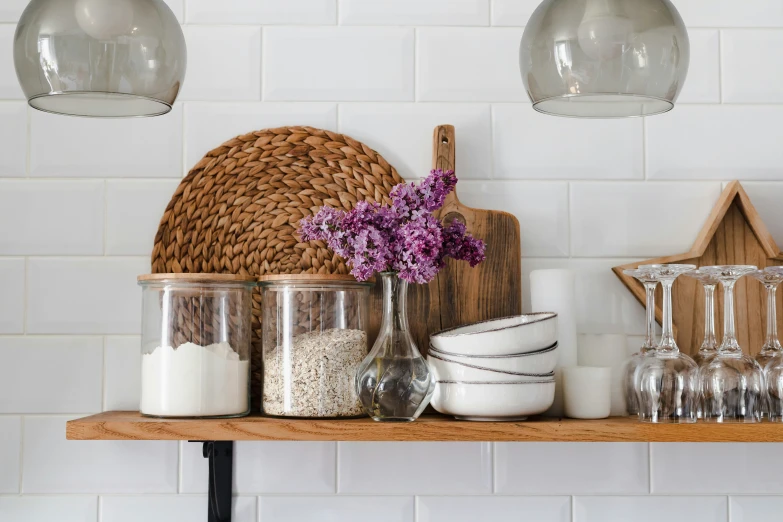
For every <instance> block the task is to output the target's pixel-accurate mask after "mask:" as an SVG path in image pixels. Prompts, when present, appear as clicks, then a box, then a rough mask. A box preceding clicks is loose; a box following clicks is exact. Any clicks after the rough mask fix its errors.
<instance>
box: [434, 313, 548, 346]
mask: <svg viewBox="0 0 783 522" xmlns="http://www.w3.org/2000/svg"><path fill="white" fill-rule="evenodd" d="M556 342H557V314H556V313H554V312H539V313H533V314H524V315H515V316H511V317H503V318H500V319H491V320H489V321H481V322H478V323H472V324H466V325H463V326H457V327H454V328H448V329H446V330H441V331H440V332H437V333H434V334H432V335H431V336H430V344H431V345H432V346H434V347H435V349H436V350H438V351H440V352H443V353H446V354H451V355H484V356H486V355H515V354H522V353H528V352H535V351H537V350H542V349H544V348H547V347H549V346H552V345H553V344H554V343H556Z"/></svg>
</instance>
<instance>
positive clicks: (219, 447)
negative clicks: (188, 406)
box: [203, 441, 234, 522]
mask: <svg viewBox="0 0 783 522" xmlns="http://www.w3.org/2000/svg"><path fill="white" fill-rule="evenodd" d="M203 453H204V458H206V459H209V506H208V508H207V509H208V514H207V520H208V522H231V494H232V490H233V473H234V443H233V441H206V442H204V449H203Z"/></svg>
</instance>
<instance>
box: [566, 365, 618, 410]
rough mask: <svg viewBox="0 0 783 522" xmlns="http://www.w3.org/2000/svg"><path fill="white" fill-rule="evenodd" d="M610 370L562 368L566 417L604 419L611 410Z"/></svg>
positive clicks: (587, 367) (588, 367) (581, 367)
mask: <svg viewBox="0 0 783 522" xmlns="http://www.w3.org/2000/svg"><path fill="white" fill-rule="evenodd" d="M611 382H612V369H611V368H605V367H594V366H570V367H567V368H563V396H564V399H565V401H564V402H565V414H566V417H570V418H572V419H605V418H606V417H608V416H609V413H610V411H611V409H612V386H611Z"/></svg>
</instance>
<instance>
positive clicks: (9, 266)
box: [0, 257, 25, 334]
mask: <svg viewBox="0 0 783 522" xmlns="http://www.w3.org/2000/svg"><path fill="white" fill-rule="evenodd" d="M24 281H25V260H24V258H21V257H6V258H3V259H0V288H2V289H3V291H2V292H0V334H20V333H24V299H25V295H24V294H25V288H24V286H25V284H24Z"/></svg>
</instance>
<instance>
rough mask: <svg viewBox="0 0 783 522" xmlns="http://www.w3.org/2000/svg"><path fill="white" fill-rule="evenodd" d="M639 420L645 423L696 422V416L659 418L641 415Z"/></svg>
mask: <svg viewBox="0 0 783 522" xmlns="http://www.w3.org/2000/svg"><path fill="white" fill-rule="evenodd" d="M639 422H644V423H645V424H694V423H695V422H696V417H695V416H693V417H676V418H672V417H667V418H660V417H659V418H657V419H652V418H643V417H639Z"/></svg>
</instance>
